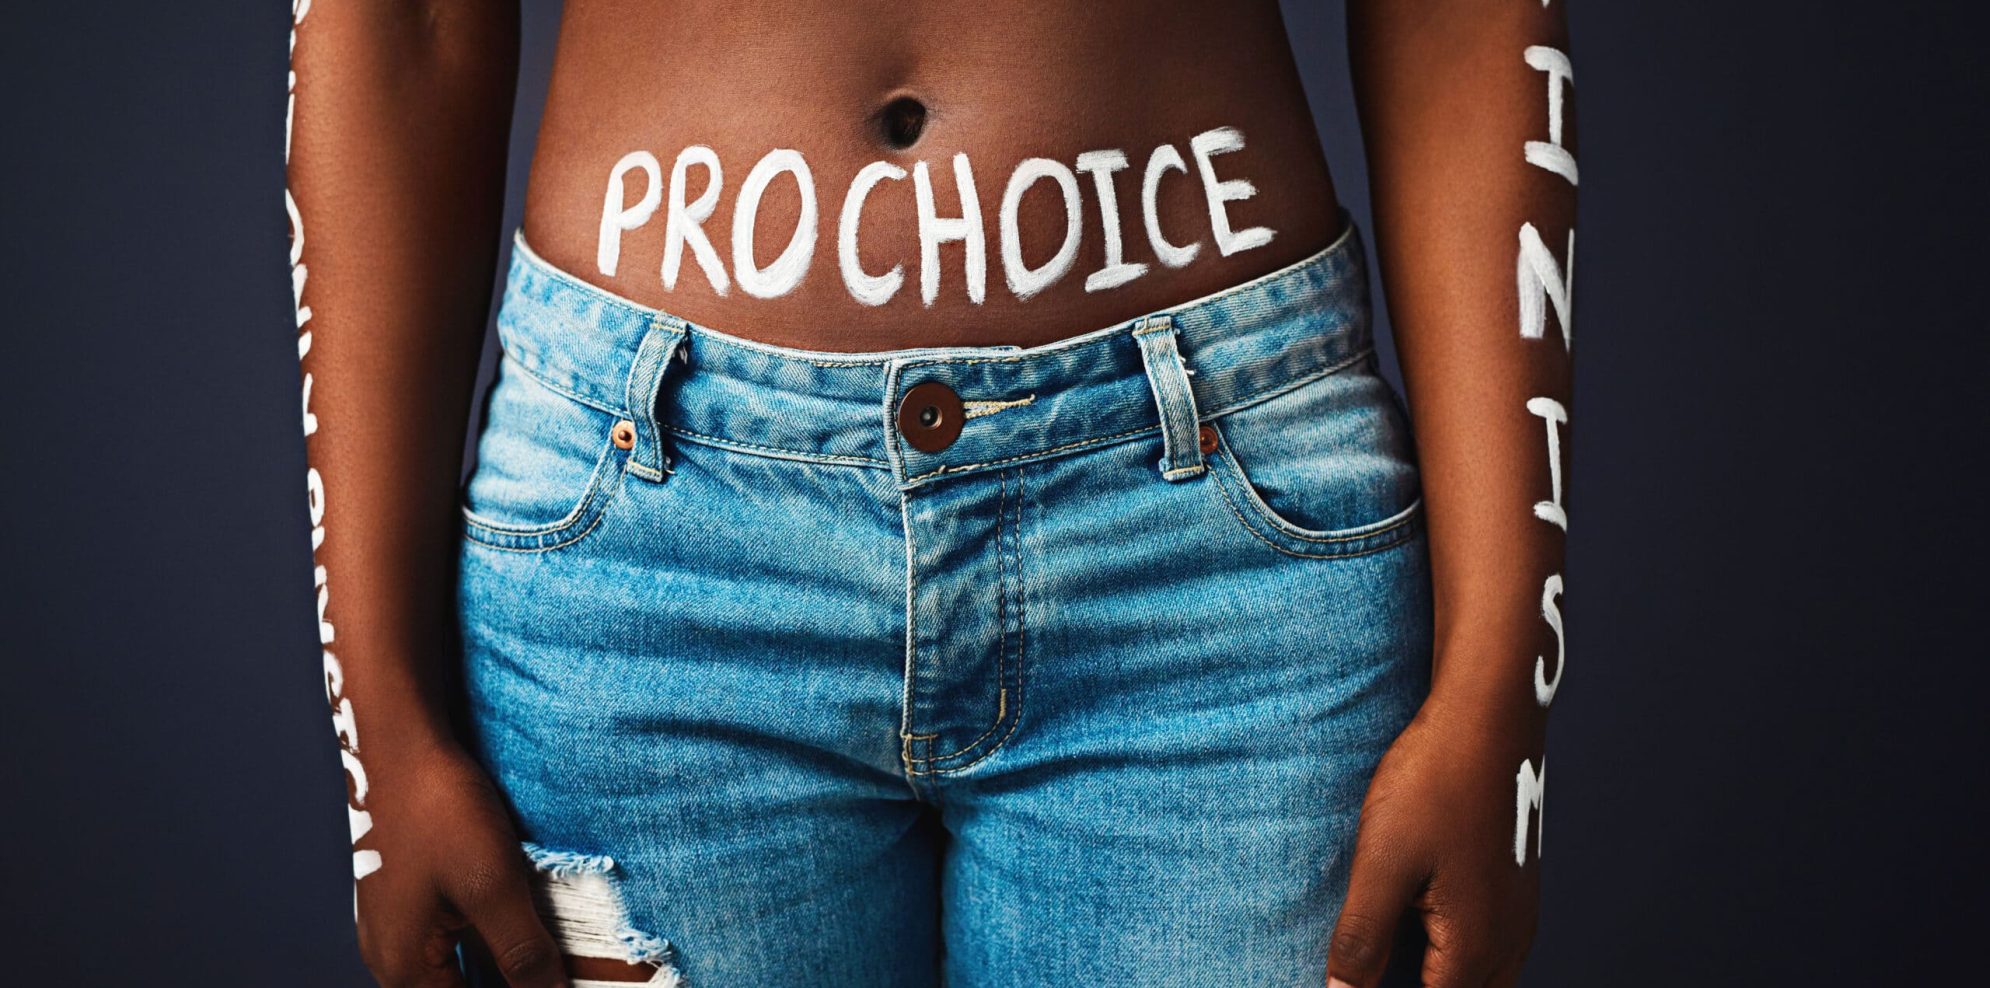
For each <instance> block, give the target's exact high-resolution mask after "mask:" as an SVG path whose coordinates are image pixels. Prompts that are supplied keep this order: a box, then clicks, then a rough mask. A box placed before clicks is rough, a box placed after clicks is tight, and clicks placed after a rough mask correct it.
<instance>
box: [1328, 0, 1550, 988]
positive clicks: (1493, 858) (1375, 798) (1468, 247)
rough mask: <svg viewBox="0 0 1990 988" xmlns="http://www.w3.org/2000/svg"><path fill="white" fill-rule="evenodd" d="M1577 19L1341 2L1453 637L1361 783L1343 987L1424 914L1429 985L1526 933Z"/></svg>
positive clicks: (1439, 596)
mask: <svg viewBox="0 0 1990 988" xmlns="http://www.w3.org/2000/svg"><path fill="white" fill-rule="evenodd" d="M1564 2H1565V0H1564ZM1564 2H1556V0H1350V3H1349V5H1348V37H1349V42H1350V48H1351V61H1352V64H1353V70H1354V81H1355V88H1356V94H1357V101H1358V104H1359V107H1360V112H1361V120H1362V127H1363V133H1364V136H1365V139H1366V142H1367V147H1368V157H1369V173H1370V175H1371V176H1372V180H1373V187H1374V203H1375V239H1376V243H1377V252H1378V254H1379V256H1380V258H1381V262H1382V271H1383V273H1384V288H1385V291H1386V294H1387V297H1388V301H1389V310H1390V313H1391V315H1392V317H1393V320H1394V325H1395V329H1396V337H1397V341H1398V350H1399V352H1400V355H1401V360H1402V367H1403V379H1404V384H1405V389H1406V391H1407V392H1408V398H1409V403H1410V410H1411V418H1412V420H1413V422H1414V425H1415V432H1416V439H1417V451H1418V456H1419V458H1420V461H1421V465H1422V472H1423V480H1424V497H1425V505H1426V509H1427V512H1428V520H1429V532H1430V552H1431V572H1432V581H1433V591H1434V594H1435V605H1436V643H1437V647H1436V657H1435V661H1436V665H1435V669H1434V673H1433V681H1432V686H1431V694H1430V697H1429V699H1428V700H1427V701H1426V702H1425V704H1424V706H1423V708H1422V710H1421V711H1419V713H1418V715H1417V717H1416V718H1415V720H1414V721H1413V722H1412V723H1411V725H1410V727H1409V728H1408V729H1407V730H1406V731H1404V733H1403V735H1402V736H1401V738H1399V739H1398V741H1397V742H1396V744H1395V745H1394V746H1393V747H1392V748H1391V749H1390V751H1389V753H1388V755H1387V756H1386V757H1385V758H1384V759H1383V762H1382V764H1381V766H1380V768H1379V769H1378V771H1377V773H1376V776H1375V779H1374V782H1373V783H1372V784H1371V786H1370V788H1369V792H1368V798H1367V802H1366V805H1365V806H1364V809H1363V817H1362V824H1361V834H1360V838H1359V840H1358V845H1357V851H1356V857H1355V862H1354V869H1353V876H1352V880H1351V881H1352V885H1351V888H1350V891H1349V893H1348V897H1347V901H1346V904H1345V907H1344V909H1343V912H1342V915H1341V920H1340V924H1339V926H1338V928H1337V929H1336V931H1335V935H1334V938H1333V941H1332V946H1331V948H1330V957H1329V961H1328V965H1329V970H1330V972H1331V974H1332V976H1333V978H1334V979H1338V980H1339V981H1341V982H1342V983H1344V984H1351V985H1355V986H1358V988H1372V986H1373V985H1374V984H1376V982H1377V980H1378V978H1379V976H1380V973H1381V970H1382V967H1383V964H1384V963H1385V961H1386V959H1387V954H1388V949H1389V945H1390V942H1391V939H1392V937H1393V934H1394V931H1395V929H1396V926H1397V923H1398V921H1399V919H1400V917H1401V916H1402V915H1403V913H1404V912H1405V911H1407V910H1410V909H1415V910H1416V911H1417V912H1419V913H1420V914H1421V916H1422V918H1423V922H1424V923H1425V925H1426V927H1427V928H1428V932H1429V936H1430V950H1429V952H1428V954H1427V955H1426V957H1425V961H1424V967H1423V983H1424V984H1428V985H1437V986H1450V985H1473V986H1478V985H1484V984H1488V983H1490V984H1495V985H1501V984H1510V983H1512V982H1513V981H1514V980H1515V979H1517V977H1518V976H1519V970H1520V966H1521V962H1522V960H1523V959H1524V957H1525V955H1526V951H1527V946H1528V943H1529V941H1530V940H1531V939H1532V937H1533V929H1534V918H1535V913H1536V908H1537V897H1538V888H1539V856H1540V844H1539V826H1540V816H1539V814H1540V801H1541V785H1542V779H1543V777H1544V772H1545V768H1544V763H1543V760H1542V745H1543V738H1544V734H1545V721H1546V714H1547V708H1548V704H1549V702H1550V701H1551V700H1552V699H1553V696H1554V690H1555V687H1557V686H1558V685H1560V681H1561V674H1562V644H1561V609H1560V608H1561V601H1560V593H1561V588H1562V582H1563V581H1562V576H1561V572H1562V547H1563V541H1564V537H1565V532H1566V529H1567V516H1566V512H1565V510H1564V508H1563V503H1564V497H1563V482H1564V471H1565V469H1566V463H1565V462H1563V460H1562V450H1563V449H1565V448H1566V446H1567V442H1568V423H1567V411H1566V409H1567V407H1568V403H1569V383H1570V373H1569V367H1570V364H1569V340H1570V332H1569V330H1570V324H1569V320H1570V318H1571V315H1572V308H1571V306H1570V301H1571V298H1570V295H1569V292H1568V288H1569V284H1570V283H1569V277H1570V275H1571V272H1572V270H1573V266H1574V260H1575V258H1574V249H1575V248H1574V232H1573V231H1574V222H1575V200H1576V177H1577V170H1576V167H1575V157H1574V149H1575V143H1574V138H1575V112H1574V100H1573V80H1572V78H1571V75H1570V71H1569V64H1568V57H1567V52H1568V32H1567V25H1566V20H1565V18H1564V15H1563V6H1564Z"/></svg>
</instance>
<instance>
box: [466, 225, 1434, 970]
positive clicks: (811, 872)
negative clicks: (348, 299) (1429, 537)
mask: <svg viewBox="0 0 1990 988" xmlns="http://www.w3.org/2000/svg"><path fill="white" fill-rule="evenodd" d="M825 318H832V317H829V316H825ZM499 332H500V336H501V340H502V343H503V349H504V359H503V361H502V363H501V367H500V371H499V374H498V377H497V379H496V383H495V384H494V385H493V389H492V391H491V393H490V396H489V399H488V400H489V405H488V411H487V419H486V422H485V425H484V431H483V434H482V436H481V438H480V440H479V456H478V463H477V465H476V468H475V470H474V472H473V473H472V475H471V477H470V479H469V481H468V483H467V484H466V485H465V487H464V490H463V502H464V503H463V511H464V518H465V523H464V527H463V530H462V540H461V571H462V575H461V584H460V601H459V603H460V609H461V623H462V631H463V642H464V646H465V662H466V665H465V670H464V672H465V682H466V687H467V692H468V696H469V702H470V723H471V727H472V742H473V746H474V750H475V751H476V752H477V754H478V756H479V757H480V758H481V759H482V760H483V762H484V763H485V764H486V765H487V766H488V767H489V769H490V771H491V772H492V774H493V776H494V778H495V780H496V782H497V784H498V785H499V787H500V788H501V789H502V791H503V792H504V794H505V795H506V797H507V798H508V799H509V801H510V804H511V806H512V808H513V809H514V811H515V813H516V815H517V818H518V820H519V823H520V827H521V836H522V837H523V838H524V839H525V840H526V841H527V842H528V843H529V845H530V848H531V850H532V852H533V854H534V860H535V861H539V862H540V863H541V864H542V866H543V865H544V864H545V862H547V861H548V860H553V861H586V862H597V863H599V868H598V870H599V871H600V873H601V874H602V875H604V876H605V877H608V878H611V879H612V885H611V886H609V887H610V888H612V890H613V892H614V894H615V895H617V896H619V897H620V900H621V901H620V903H619V905H620V908H621V909H622V911H623V915H622V916H621V917H620V918H621V920H622V926H621V928H619V929H618V930H616V931H611V932H613V933H615V934H618V935H620V936H621V939H622V942H623V943H625V944H627V945H628V949H627V950H626V951H625V952H624V956H626V957H627V958H629V959H640V960H647V961H652V962H655V963H657V964H659V965H661V966H660V967H659V968H658V971H657V977H658V980H657V981H656V982H655V983H657V984H668V983H675V982H673V981H670V980H666V979H669V978H678V977H681V980H682V983H683V984H686V985H689V986H691V988H756V986H778V985H850V986H933V985H939V984H945V985H949V986H952V988H984V986H986V988H993V986H997V985H1001V986H1030V985H1043V986H1059V988H1064V986H1073V985H1111V986H1141V985H1183V984H1196V985H1234V986H1271V985H1279V986H1283V985H1295V986H1318V985H1320V984H1323V983H1324V979H1325V964H1326V951H1327V940H1328V937H1329V935H1330V933H1331V931H1332V928H1333V923H1334V920H1335V916H1336V912H1337V910H1338V908H1339V905H1340V899H1341V896H1342V894H1343V893H1344V891H1345V887H1346V879H1347V869H1348V864H1349V856H1350V853H1351V851H1352V847H1353V840H1354V835H1355V826H1356V820H1357V816H1358V812H1359V809H1360V806H1361V801H1362V797H1363V795H1364V792H1365V790H1366V787H1367V783H1368V779H1369V777H1370V775H1371V773H1372V772H1373V770H1374V767H1375V765H1376V763H1377V761H1378V760H1379V759H1380V758H1381V756H1382V754H1383V752H1384V750H1385V749H1386V748H1387V746H1388V745H1389V743H1390V742H1391V741H1392V740H1393V739H1394V738H1395V737H1396V735H1397V734H1398V732H1400V731H1401V730H1402V728H1403V727H1404V725H1405V724H1406V723H1407V722H1408V721H1409V719H1410V717H1411V716H1412V714H1413V713H1414V712H1415V711H1416V709H1417V707H1418V705H1419V704H1420V703H1421V701H1422V699H1423V696H1424V694H1425V691H1426V690H1427V688H1428V680H1429V667H1430V653H1431V613H1430V588H1429V572H1428V568H1427V559H1426V549H1425V540H1424V535H1423V530H1422V524H1421V503H1420V501H1419V488H1418V480H1417V469H1416V465H1415V457H1414V452H1413V447H1412V442H1411V437H1410V433H1409V430H1408V424H1407V421H1406V419H1405V416H1404V413H1403V409H1402V406H1401V403H1400V402H1399V401H1398V400H1397V397H1396V395H1395V393H1394V392H1393V390H1392V389H1391V388H1390V386H1389V385H1388V384H1387V382H1386V381H1385V380H1384V379H1383V378H1381V377H1380V376H1378V375H1377V373H1376V369H1375V357H1374V355H1373V352H1372V349H1371V340H1370V335H1369V302H1368V289H1367V274H1366V271H1365V269H1364V262H1363V249H1362V245H1361V241H1360V236H1359V234H1358V232H1356V231H1355V230H1354V229H1353V227H1352V226H1350V227H1349V229H1348V232H1347V233H1345V234H1344V235H1343V236H1342V237H1341V239H1340V240H1339V241H1337V242H1336V243H1335V244H1333V245H1332V246H1330V247H1328V248H1327V249H1325V250H1323V251H1322V252H1320V253H1319V254H1317V255H1315V256H1313V257H1311V258H1309V259H1307V260H1305V261H1303V262H1300V263H1298V264H1295V265H1293V266H1291V267H1289V268H1286V269H1283V270H1281V271H1278V272H1275V273H1273V274H1271V275H1267V276H1265V277H1263V278H1259V279H1256V280H1254V281H1251V282H1248V283H1245V284H1242V285H1238V286H1236V287H1234V288H1231V289H1229V290H1226V291H1224V292H1222V293H1219V294H1217V295H1214V296H1211V297H1208V298H1205V299H1200V300H1197V301H1194V302H1191V303H1188V304H1185V305H1181V306H1176V307H1174V308H1172V309H1168V310H1165V311H1162V312H1157V313H1154V314H1152V315H1151V316H1148V317H1145V318H1142V319H1136V320H1132V321H1129V322H1127V323H1124V324H1121V325H1116V326H1111V327H1107V328H1105V329H1101V330H1098V331H1096V332H1091V333H1086V334H1084V335H1081V336H1076V337H1072V338H1069V339H1065V340H1062V341H1059V342H1055V343H1051V344H1046V345H1043V346H1039V347H1032V348H1027V349H1024V348H1016V347H984V348H965V347H933V348H920V349H908V350H898V351H890V352H881V353H825V352H807V351H800V350H792V349H784V348H778V347H771V346H766V345H762V344H759V343H754V342H750V341H747V340H743V339H739V338H736V337H733V336H729V335H726V334H724V333H721V332H718V331H715V330H712V329H709V328H706V327H704V326H698V325H693V324H690V323H688V322H685V321H684V320H682V319H679V318H676V317H674V316H671V315H668V314H666V313H662V312H658V311H656V310H653V309H649V308H645V307H643V306H640V305H637V304H635V303H633V302H630V301H627V300H624V299H620V298H617V297H615V296H613V295H611V294H608V293H606V292H604V291H602V290H600V289H598V288H594V287H592V286H589V285H587V284H586V283H584V282H582V281H580V280H579V279H577V278H574V277H572V276H571V275H568V274H565V273H562V272H560V271H558V270H556V269H554V268H552V267H551V266H550V265H548V264H547V263H546V262H544V261H542V260H540V259H539V258H537V257H536V256H534V255H533V254H532V253H531V252H530V250H529V249H528V248H526V246H525V244H524V242H523V240H522V239H521V240H520V241H519V243H518V248H517V249H516V250H515V251H514V255H513V262H512V267H511V271H510V276H509V279H508V283H507V287H506V291H505V296H504V302H503V307H502V309H501V312H500V316H499ZM933 381H938V382H941V383H943V384H945V385H946V386H947V388H949V389H951V391H952V393H954V394H956V395H957V396H958V398H959V399H960V401H961V403H962V404H961V406H960V409H959V410H960V411H961V412H962V413H964V414H963V416H962V421H961V422H960V425H961V432H960V434H959V437H958V438H957V439H955V440H954V441H953V442H952V443H951V444H950V445H946V446H945V448H943V449H940V450H939V451H937V452H927V451H923V450H921V449H919V448H916V447H915V446H913V445H912V444H911V443H910V442H908V441H907V437H906V435H905V434H904V433H902V432H901V430H900V425H899V403H900V401H901V398H902V397H903V396H904V395H905V393H906V392H907V391H908V390H909V389H911V388H913V387H914V386H917V385H920V384H922V383H925V382H933ZM1205 450H1206V451H1205ZM942 979H944V980H942Z"/></svg>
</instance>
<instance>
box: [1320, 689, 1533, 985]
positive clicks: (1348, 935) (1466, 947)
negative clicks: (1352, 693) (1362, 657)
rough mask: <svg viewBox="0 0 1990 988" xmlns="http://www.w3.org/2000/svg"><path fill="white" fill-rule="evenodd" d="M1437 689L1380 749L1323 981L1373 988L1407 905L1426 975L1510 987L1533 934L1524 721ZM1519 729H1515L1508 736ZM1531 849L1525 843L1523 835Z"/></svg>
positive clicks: (1438, 981) (1440, 981) (1426, 979)
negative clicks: (1520, 800) (1465, 704)
mask: <svg viewBox="0 0 1990 988" xmlns="http://www.w3.org/2000/svg"><path fill="white" fill-rule="evenodd" d="M1486 720H1487V718H1486V717H1482V716H1478V715H1476V714H1465V713H1463V712H1457V711H1453V712H1447V711H1445V710H1444V709H1442V705H1441V704H1440V703H1438V702H1437V701H1436V700H1435V698H1433V700H1431V701H1428V702H1426V703H1425V704H1424V707H1423V709H1422V710H1421V711H1419V712H1418V714H1417V716H1416V718H1415V719H1414V720H1412V721H1411V722H1410V725H1409V727H1407V728H1405V729H1404V731H1403V733H1402V735H1401V736H1400V737H1398V738H1397V739H1396V742H1395V744H1394V745H1392V746H1391V747H1390V748H1389V751H1388V754H1386V755H1385V756H1383V758H1382V764H1381V766H1380V767H1379V768H1377V769H1376V772H1375V777H1374V779H1373V781H1371V782H1370V783H1369V786H1368V797H1367V799H1366V801H1365V803H1364V804H1363V806H1362V811H1361V831H1360V834H1359V836H1358V837H1357V838H1356V840H1355V856H1354V865H1353V873H1352V876H1351V878H1350V880H1349V887H1348V893H1347V899H1346V901H1345V903H1344V905H1343V906H1342V908H1341V914H1340V922H1339V924H1338V925H1337V926H1336V927H1335V929H1334V935H1333V940H1332V941H1331V943H1330V946H1329V947H1328V953H1327V972H1328V975H1329V976H1328V979H1327V984H1328V985H1329V986H1330V988H1375V986H1376V985H1377V984H1379V983H1380V982H1381V979H1382V972H1383V968H1384V967H1385V965H1387V963H1388V960H1389V947H1390V944H1391V942H1392V941H1393V940H1394V938H1395V934H1396V928H1397V924H1398V923H1399V922H1400V921H1401V920H1402V918H1403V915H1404V913H1406V912H1408V911H1409V910H1411V909H1414V910H1415V911H1416V913H1417V915H1418V916H1419V918H1420V919H1421V921H1422V922H1423V924H1424V927H1425V930H1426V932H1427V933H1428V934H1429V939H1430V946H1429V949H1428V951H1427V952H1426V953H1425V955H1424V961H1423V978H1422V982H1421V983H1422V984H1424V985H1427V986H1431V988H1456V986H1465V985H1469V986H1472V988H1480V986H1484V985H1496V986H1497V985H1511V984H1515V983H1516V982H1517V981H1518V980H1519V977H1520V966H1521V963H1522V962H1523V961H1524V960H1525V959H1526V956H1527V948H1528V946H1529V944H1530V943H1532V941H1533V939H1534V923H1535V917H1536V914H1537V912H1538V909H1539V893H1540V859H1539V856H1538V855H1537V854H1532V853H1530V854H1529V855H1528V856H1527V864H1526V865H1525V866H1524V867H1523V866H1521V865H1516V864H1515V863H1514V860H1513V859H1514V853H1513V844H1514V839H1513V835H1514V827H1515V820H1514V817H1515V808H1514V768H1513V767H1514V766H1516V765H1519V764H1520V762H1521V759H1522V758H1523V757H1524V754H1523V753H1524V752H1526V751H1530V750H1533V751H1538V750H1539V746H1538V744H1534V743H1532V742H1533V739H1532V738H1528V737H1525V736H1524V735H1526V734H1528V733H1530V732H1529V731H1526V730H1519V731H1516V730H1513V729H1512V728H1511V727H1510V726H1509V727H1505V729H1502V728H1501V726H1500V725H1492V724H1487V723H1486ZM1514 735H1521V736H1514ZM1530 846H1531V842H1530Z"/></svg>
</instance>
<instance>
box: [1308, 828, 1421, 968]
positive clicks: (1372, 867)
mask: <svg viewBox="0 0 1990 988" xmlns="http://www.w3.org/2000/svg"><path fill="white" fill-rule="evenodd" d="M1421 882H1422V878H1421V876H1420V875H1419V873H1418V872H1417V870H1416V869H1415V867H1413V866H1412V865H1411V864H1410V863H1409V861H1408V860H1406V859H1404V858H1402V857H1400V856H1397V855H1389V854H1384V853H1380V852H1379V851H1375V850H1370V849H1367V848H1361V849H1357V851H1356V852H1355V856H1354V867H1353V872H1352V874H1350V875H1349V877H1348V888H1347V899H1346V900H1345V901H1344V902H1343V903H1342V905H1341V911H1340V921H1339V922H1338V923H1336V924H1335V925H1334V935H1333V939H1332V940H1331V941H1329V942H1328V945H1327V986H1328V988H1375V986H1376V985H1377V984H1380V983H1381V980H1382V972H1383V970H1384V969H1385V968H1386V967H1387V966H1388V964H1389V946H1390V943H1391V942H1392V941H1393V940H1394V939H1395V936H1396V925H1397V924H1398V923H1400V922H1401V921H1402V918H1403V913H1404V912H1406V911H1407V910H1408V909H1409V907H1410V903H1411V901H1412V900H1413V899H1414V898H1415V897H1416V894H1417V889H1418V886H1419V885H1420V884H1421Z"/></svg>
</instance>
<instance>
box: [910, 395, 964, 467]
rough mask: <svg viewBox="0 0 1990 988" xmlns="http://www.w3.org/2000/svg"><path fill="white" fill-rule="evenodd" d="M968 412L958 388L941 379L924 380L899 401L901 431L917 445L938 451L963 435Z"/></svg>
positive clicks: (932, 451) (926, 449) (928, 450)
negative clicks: (962, 430)
mask: <svg viewBox="0 0 1990 988" xmlns="http://www.w3.org/2000/svg"><path fill="white" fill-rule="evenodd" d="M964 412H965V409H963V408H962V407H961V403H960V395H957V394H955V393H954V389H952V388H950V387H947V386H946V385H945V384H942V383H940V382H939V381H922V382H920V383H918V384H915V385H913V386H912V387H911V388H910V389H909V390H907V391H906V392H905V397H903V398H901V399H899V401H898V431H899V433H900V434H901V435H903V436H904V437H905V441H906V442H908V443H911V444H912V448H913V449H916V450H919V451H921V452H925V453H937V452H939V451H941V450H943V449H946V448H947V447H948V446H952V445H953V444H954V440H956V439H959V438H960V429H961V426H962V425H963V424H964V423H965V421H966V417H965V414H964Z"/></svg>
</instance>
